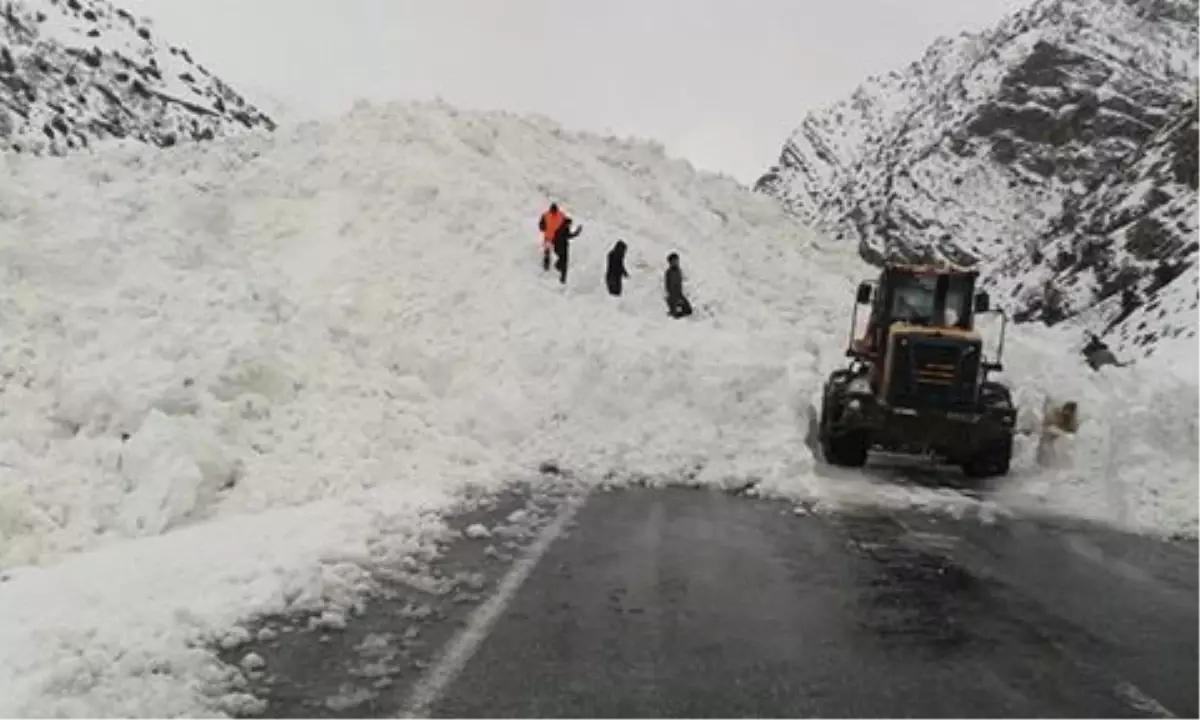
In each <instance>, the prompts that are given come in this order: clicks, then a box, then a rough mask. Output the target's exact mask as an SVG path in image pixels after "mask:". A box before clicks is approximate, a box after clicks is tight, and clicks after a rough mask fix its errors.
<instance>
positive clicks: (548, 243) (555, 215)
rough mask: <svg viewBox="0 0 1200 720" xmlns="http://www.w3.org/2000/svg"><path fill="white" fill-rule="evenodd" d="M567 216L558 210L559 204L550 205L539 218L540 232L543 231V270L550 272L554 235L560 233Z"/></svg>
mask: <svg viewBox="0 0 1200 720" xmlns="http://www.w3.org/2000/svg"><path fill="white" fill-rule="evenodd" d="M565 219H566V215H563V214H562V212H561V211H560V210H559V209H558V203H550V209H549V210H547V211H546V212H544V213H542V216H541V217H540V218H538V230H541V231H542V270H544V271H546V272H549V271H550V250H551V248H552V247H553V246H554V235H555V234H556V233H557V232H558V228H559V226H561V225H562V223H563V220H565Z"/></svg>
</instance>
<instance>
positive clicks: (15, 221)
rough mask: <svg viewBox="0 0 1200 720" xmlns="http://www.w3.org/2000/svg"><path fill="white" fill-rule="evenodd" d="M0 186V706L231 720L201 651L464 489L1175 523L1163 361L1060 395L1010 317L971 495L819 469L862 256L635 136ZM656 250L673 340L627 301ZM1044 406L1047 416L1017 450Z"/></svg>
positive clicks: (280, 146)
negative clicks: (570, 235)
mask: <svg viewBox="0 0 1200 720" xmlns="http://www.w3.org/2000/svg"><path fill="white" fill-rule="evenodd" d="M0 163H2V164H3V169H2V170H3V171H2V172H0V271H2V272H3V276H2V280H3V282H2V283H0V337H2V338H3V343H2V344H0V379H2V384H0V438H3V439H2V440H0V573H2V574H0V715H15V714H21V715H85V714H86V715H93V716H94V715H139V716H140V715H145V714H154V715H156V716H164V715H178V714H192V715H195V714H211V713H214V712H222V711H230V708H231V707H235V706H236V705H237V703H238V702H239V698H241V699H242V700H244V697H243V696H240V695H238V694H236V692H235V689H234V688H235V685H236V684H235V683H234V682H233V680H231V677H230V675H229V673H230V672H231V671H230V669H228V668H224V667H223V666H221V665H219V664H218V663H217V662H216V659H215V656H214V655H213V653H212V652H210V651H209V650H207V649H205V648H206V647H207V646H206V645H204V642H206V641H213V640H216V641H219V639H220V638H221V637H222V635H223V634H225V633H228V632H229V631H230V628H232V627H235V626H236V625H237V624H238V623H241V622H244V621H245V620H247V619H248V618H250V617H251V616H253V615H255V614H258V613H265V612H274V611H283V610H287V609H294V608H300V607H309V608H317V609H320V608H325V609H329V608H334V609H338V608H345V607H346V606H347V605H348V604H349V603H352V601H353V598H354V596H355V593H356V592H358V591H360V590H361V588H362V587H363V582H364V578H363V570H362V568H363V567H364V566H367V565H369V564H370V563H372V562H389V561H394V560H396V559H397V558H400V557H402V556H404V555H405V554H407V553H410V552H414V551H416V550H419V549H425V550H428V549H429V547H430V544H431V543H432V542H433V541H434V540H435V539H437V538H438V537H440V536H441V535H443V534H444V533H445V532H446V526H445V525H444V524H443V523H442V522H441V520H440V519H439V518H440V514H441V513H443V512H445V511H446V510H447V509H449V508H451V507H453V506H454V504H455V503H456V501H457V498H458V497H459V494H460V493H461V492H463V491H464V490H466V489H468V488H483V489H488V488H499V487H501V486H502V485H504V484H505V483H507V482H509V481H516V480H522V479H527V478H529V477H531V476H532V475H533V474H534V473H536V472H537V468H538V467H539V465H540V464H542V463H544V462H552V463H554V464H556V465H558V466H559V467H562V468H566V469H569V470H571V471H572V472H573V473H574V474H575V475H576V476H577V477H579V478H582V479H584V480H585V481H594V482H618V483H619V482H622V481H623V480H625V479H628V478H632V477H649V478H651V479H653V480H657V481H661V482H676V481H683V480H684V478H688V479H687V482H691V483H695V484H704V485H717V486H734V485H736V486H742V485H744V484H746V483H747V482H750V481H756V482H757V486H756V487H757V491H758V492H759V493H762V494H766V495H772V496H777V497H786V498H791V499H795V500H804V501H806V502H815V503H817V504H818V505H819V506H821V507H827V508H834V509H836V507H838V506H839V505H843V504H855V503H884V504H889V503H897V504H901V505H905V506H907V505H914V504H915V505H922V506H928V507H930V508H932V509H938V508H940V509H944V510H948V511H952V512H980V513H982V514H984V515H986V516H992V517H994V516H995V515H996V514H997V513H1003V512H1007V511H1009V510H1013V509H1020V510H1025V511H1027V510H1029V509H1035V510H1038V511H1047V512H1065V513H1071V514H1078V515H1083V516H1089V517H1094V518H1098V519H1100V520H1104V521H1108V522H1112V523H1115V524H1118V525H1121V526H1126V527H1131V528H1134V529H1137V530H1143V531H1150V532H1160V533H1175V532H1181V533H1185V534H1188V535H1194V534H1195V528H1196V504H1197V503H1196V494H1197V491H1196V482H1195V478H1196V476H1197V462H1196V447H1197V444H1196V421H1197V406H1196V402H1195V398H1196V373H1195V356H1194V354H1192V355H1190V356H1188V355H1181V356H1180V358H1181V359H1179V360H1178V362H1182V363H1190V365H1189V366H1188V367H1189V370H1190V373H1187V372H1185V373H1162V372H1156V371H1155V370H1154V369H1153V368H1152V367H1145V368H1143V367H1135V368H1105V369H1104V370H1103V371H1102V372H1100V373H1097V374H1094V373H1091V372H1090V371H1088V370H1087V369H1086V368H1085V366H1084V365H1083V364H1082V361H1081V359H1080V358H1079V357H1078V355H1077V354H1076V353H1075V352H1074V349H1073V348H1069V347H1065V343H1064V340H1063V337H1064V336H1062V335H1059V334H1055V333H1054V332H1052V331H1050V330H1044V331H1041V330H1036V329H1029V330H1026V329H1021V330H1020V331H1019V332H1018V333H1016V334H1015V335H1014V336H1013V337H1011V338H1010V343H1009V352H1008V354H1007V362H1008V368H1009V372H1008V380H1009V381H1010V382H1011V383H1012V384H1013V385H1014V386H1015V387H1016V388H1018V399H1019V401H1020V403H1021V405H1022V407H1023V415H1022V418H1021V423H1022V426H1023V428H1024V429H1026V430H1028V431H1030V432H1031V433H1032V434H1031V436H1029V437H1026V436H1023V437H1022V438H1021V445H1020V451H1021V452H1020V455H1019V457H1018V458H1017V460H1016V463H1015V466H1014V472H1013V476H1012V477H1011V478H1009V479H1008V480H1007V481H1006V482H1005V483H1003V484H1001V485H1000V489H999V490H997V492H996V493H995V494H994V495H992V496H988V497H987V498H986V499H982V500H981V499H976V498H972V497H968V496H966V495H963V494H960V493H957V492H954V491H951V490H940V491H939V490H931V489H921V488H912V487H901V486H898V485H894V484H889V483H888V482H887V476H886V473H883V474H881V473H880V472H879V471H867V472H864V473H847V474H835V475H831V474H829V473H828V472H827V471H826V470H824V469H821V468H818V466H817V462H816V460H815V458H814V457H813V454H812V451H811V450H810V448H809V445H808V444H806V437H807V436H808V434H809V433H810V429H811V425H812V424H813V423H814V422H815V417H814V416H813V410H812V408H813V406H814V405H815V404H816V402H817V400H818V399H819V396H820V392H821V384H822V382H823V380H824V377H825V376H826V374H827V373H828V372H829V371H830V370H832V369H833V368H835V367H837V366H838V365H840V364H841V363H842V362H844V358H843V356H842V349H843V348H844V343H845V339H846V332H847V327H848V315H849V309H850V302H851V300H852V297H853V288H854V284H855V282H856V281H857V280H858V279H860V278H861V277H864V276H866V275H868V274H869V272H870V271H869V269H868V268H867V267H866V266H865V265H863V264H862V263H861V261H860V260H859V259H858V258H857V256H856V255H855V253H854V249H853V248H844V247H843V246H842V245H840V244H837V243H830V244H825V243H823V242H822V241H821V240H819V239H818V238H816V237H814V236H813V235H811V234H810V233H809V231H807V230H806V229H805V228H803V227H801V226H798V225H797V224H796V223H795V221H794V220H793V219H791V218H790V217H789V216H788V215H786V214H785V213H784V211H783V210H782V209H781V208H779V207H778V206H777V205H776V204H775V203H774V202H773V201H772V200H770V199H768V198H766V197H763V196H761V195H755V194H752V193H750V192H747V191H745V190H743V189H741V188H739V187H738V186H737V185H736V183H734V182H733V181H732V180H730V179H727V178H722V177H717V176H713V175H707V174H703V173H698V172H695V171H694V170H693V169H692V168H691V166H690V165H688V164H687V163H686V162H683V161H680V160H675V159H671V158H668V157H666V156H665V155H664V154H663V152H662V148H661V147H660V146H658V145H655V144H651V143H644V142H639V141H632V140H621V139H615V138H601V137H595V136H591V135H587V134H581V133H574V132H569V131H566V130H564V129H562V128H560V127H558V126H556V125H554V124H553V123H551V122H549V121H547V120H544V119H540V118H527V117H519V116H514V115H510V114H505V113H490V114H479V113H465V112H459V111H457V110H455V109H453V108H451V107H447V106H445V105H442V104H418V105H395V106H383V107H374V106H367V105H362V106H359V107H357V108H356V109H355V110H354V111H353V112H352V113H351V114H349V115H348V116H347V117H345V118H342V119H340V120H338V121H336V122H328V123H306V124H300V125H295V126H288V127H283V128H281V129H280V130H279V131H277V132H276V133H274V134H271V135H267V134H252V135H247V136H242V137H235V138H224V139H218V140H216V141H214V142H211V143H206V144H201V145H189V146H179V147H176V148H172V149H170V150H166V151H162V150H154V149H151V148H147V147H143V146H135V145H133V144H124V145H123V146H118V147H114V148H109V149H105V150H102V151H97V152H94V153H92V154H88V155H78V156H72V157H65V158H32V157H26V156H15V155H7V156H0ZM550 200H557V201H558V202H559V203H561V204H562V206H563V207H564V209H565V210H566V211H567V212H568V213H569V214H571V215H572V216H573V217H575V218H576V219H577V220H578V221H579V222H581V223H582V224H583V225H584V232H583V235H581V236H580V237H579V238H578V239H577V240H576V241H575V242H574V245H573V248H572V250H573V253H572V254H573V257H572V265H573V267H572V276H571V280H570V282H569V284H568V285H567V286H566V287H565V288H562V287H560V286H559V284H558V282H557V279H556V278H552V277H551V276H550V274H543V273H542V270H541V267H540V262H539V261H540V254H539V248H538V243H539V238H538V234H537V231H536V219H537V216H538V214H539V213H540V212H541V211H542V210H543V209H544V207H545V205H546V204H547V203H548V202H549V201H550ZM622 238H623V239H625V240H626V241H627V242H628V244H629V257H628V260H627V266H628V268H629V270H630V273H631V275H632V277H631V278H630V280H629V282H628V285H627V292H626V295H625V296H623V297H621V298H612V297H609V296H608V295H607V294H606V292H605V290H604V284H603V267H604V262H603V261H604V256H605V254H606V253H607V251H608V249H609V248H610V247H611V246H612V244H613V243H614V242H615V241H616V240H618V239H622ZM672 250H678V251H679V252H680V254H681V256H682V265H683V270H684V274H685V283H686V287H687V289H688V292H689V294H690V296H691V297H692V299H693V302H694V304H695V305H696V307H697V315H696V316H695V317H693V318H691V319H688V320H684V321H676V320H672V319H670V318H668V317H666V313H665V306H664V304H663V300H662V297H661V295H662V293H661V273H662V270H663V269H664V265H665V257H666V255H667V253H668V252H670V251H672ZM988 331H989V332H993V331H994V328H989V329H988ZM1165 361H1166V359H1164V362H1165ZM1048 395H1052V397H1053V398H1055V399H1057V400H1063V399H1075V400H1078V401H1079V402H1080V404H1081V415H1082V427H1081V430H1080V433H1079V435H1078V436H1077V437H1075V438H1064V439H1062V441H1061V442H1060V444H1059V446H1058V448H1057V452H1056V454H1055V456H1054V457H1053V458H1051V460H1050V461H1048V462H1047V461H1045V460H1044V459H1043V460H1042V461H1041V462H1039V460H1038V459H1037V458H1035V454H1036V453H1035V452H1034V449H1035V448H1034V445H1035V441H1034V440H1033V439H1032V437H1033V435H1036V428H1037V426H1038V424H1039V421H1040V413H1041V410H1042V406H1043V401H1044V400H1045V399H1046V398H1047V396H1048ZM225 690H228V691H229V692H230V693H233V694H230V695H222V694H221V693H222V692H223V691H225Z"/></svg>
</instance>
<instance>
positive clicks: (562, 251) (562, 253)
mask: <svg viewBox="0 0 1200 720" xmlns="http://www.w3.org/2000/svg"><path fill="white" fill-rule="evenodd" d="M573 222H574V221H572V220H571V218H569V217H564V218H563V221H562V224H561V225H559V226H558V231H557V232H555V233H554V254H555V255H557V256H558V260H557V262H555V263H554V269H555V270H557V271H558V273H559V275H558V281H559V282H560V283H563V284H564V285H565V284H566V282H567V264H568V261H569V258H568V255H569V254H570V251H571V240H573V239H575V238H577V237H579V233H581V232H583V226H582V225H579V226H577V227H576V228H575V232H571V228H572V226H573Z"/></svg>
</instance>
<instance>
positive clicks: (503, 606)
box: [401, 494, 587, 718]
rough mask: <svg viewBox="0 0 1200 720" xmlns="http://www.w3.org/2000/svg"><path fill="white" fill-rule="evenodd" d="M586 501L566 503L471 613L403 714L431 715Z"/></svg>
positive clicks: (584, 497) (583, 498)
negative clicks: (492, 591) (492, 590)
mask: <svg viewBox="0 0 1200 720" xmlns="http://www.w3.org/2000/svg"><path fill="white" fill-rule="evenodd" d="M586 502H587V495H586V494H584V495H579V496H576V497H572V498H568V499H567V500H566V501H565V502H564V503H563V507H562V509H560V510H559V511H558V515H557V516H555V518H554V522H552V523H550V525H549V526H547V527H546V529H545V530H543V531H542V534H541V535H539V536H538V539H537V540H536V541H535V542H534V543H533V545H531V546H530V547H529V549H528V550H527V551H526V552H525V554H524V555H523V556H522V557H521V558H520V559H518V560H517V561H516V562H514V563H513V566H512V567H511V568H510V569H509V571H508V573H507V574H505V576H504V578H503V579H502V580H501V581H500V584H499V585H498V586H497V587H496V592H494V593H492V596H491V597H489V598H488V599H487V601H486V602H484V603H483V604H482V605H480V606H479V607H478V608H476V609H475V611H474V612H473V613H471V616H470V617H469V618H468V619H467V624H466V626H465V627H464V628H463V629H462V630H460V631H459V633H458V634H457V635H455V636H454V637H453V638H452V639H451V640H450V641H449V642H448V643H446V645H445V647H443V648H442V652H441V655H440V656H439V657H438V659H437V661H436V662H434V664H433V665H432V666H431V667H430V668H429V671H428V672H426V673H425V675H424V677H422V678H421V679H420V680H419V681H417V683H416V684H415V685H414V686H413V691H412V694H411V695H410V696H409V698H408V702H407V703H406V704H405V707H404V711H403V712H402V713H401V717H406V718H412V717H429V711H430V709H431V708H432V707H433V706H434V704H436V703H437V701H438V700H440V699H441V697H442V695H443V694H444V693H445V691H446V689H447V688H449V687H450V685H451V684H452V683H453V682H454V681H455V680H456V679H457V678H458V676H459V675H460V674H461V673H462V671H463V668H465V667H466V666H467V663H468V662H469V661H470V660H471V657H472V656H474V655H475V652H476V651H477V650H478V649H479V646H480V645H482V644H483V641H484V640H486V639H487V636H488V635H489V634H490V633H491V631H492V628H493V627H495V625H496V621H497V620H499V619H500V617H501V616H503V615H504V612H505V610H507V609H508V606H509V604H510V603H511V602H512V600H513V598H514V597H516V595H517V591H518V590H520V589H521V586H522V585H523V584H524V583H525V581H526V580H527V579H528V578H529V575H530V574H531V573H532V572H533V569H534V568H535V567H537V564H538V563H539V562H540V561H541V559H542V556H544V555H545V554H546V551H547V550H548V549H550V546H551V545H552V544H553V543H554V541H555V540H557V539H558V538H559V537H560V536H561V535H562V533H563V530H565V529H566V527H567V523H569V522H570V521H571V519H572V518H574V517H575V514H576V513H577V512H579V509H580V508H581V507H583V505H584V503H586Z"/></svg>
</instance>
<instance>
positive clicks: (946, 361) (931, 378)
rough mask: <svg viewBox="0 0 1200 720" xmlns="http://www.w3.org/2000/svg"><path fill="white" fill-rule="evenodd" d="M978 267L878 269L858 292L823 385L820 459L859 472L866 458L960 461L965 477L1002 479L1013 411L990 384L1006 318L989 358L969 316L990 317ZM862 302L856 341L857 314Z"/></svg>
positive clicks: (1008, 398)
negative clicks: (839, 356)
mask: <svg viewBox="0 0 1200 720" xmlns="http://www.w3.org/2000/svg"><path fill="white" fill-rule="evenodd" d="M977 279H978V271H976V270H973V269H968V268H960V267H956V266H951V265H938V266H932V265H910V264H899V263H892V264H888V265H886V266H884V268H883V269H882V270H881V271H880V274H879V277H878V279H877V280H875V281H870V280H868V281H864V282H862V283H861V284H860V285H859V286H858V292H857V297H856V302H855V304H854V307H853V312H852V313H851V320H850V344H849V347H848V348H847V350H846V356H847V357H848V358H850V363H849V366H848V367H846V368H842V369H839V370H836V371H834V372H833V373H832V374H831V375H830V376H829V379H828V380H827V381H826V383H825V387H824V393H823V397H822V404H821V415H820V425H819V433H818V437H819V441H820V445H821V450H822V452H823V454H824V456H825V458H826V460H827V461H828V462H830V463H831V464H834V465H839V466H843V467H861V466H862V465H864V464H866V462H867V457H868V453H869V452H870V451H871V450H874V449H878V450H882V451H886V452H891V453H900V454H913V455H924V456H927V457H933V458H936V459H938V460H941V461H945V462H949V463H952V464H957V465H959V466H960V467H961V468H962V470H963V472H964V474H966V475H967V476H968V477H972V478H987V477H995V476H1000V475H1006V474H1007V473H1008V470H1009V463H1010V460H1011V458H1012V449H1013V433H1014V426H1015V424H1016V415H1017V411H1016V408H1015V407H1014V406H1013V400H1012V394H1011V392H1010V390H1009V389H1008V388H1007V387H1005V386H1004V385H1002V384H1001V383H999V382H994V381H992V380H989V378H988V376H989V373H992V372H998V371H1000V370H1002V369H1003V368H1002V365H1001V362H1000V356H1001V355H1002V354H1003V351H1004V333H1005V331H1006V330H1007V326H1008V317H1007V315H1005V314H1004V313H1003V312H1000V311H996V312H998V314H999V315H1000V316H1001V319H1002V323H1001V327H1000V338H999V343H998V346H997V351H996V357H995V359H994V360H989V359H988V358H987V357H985V355H984V348H983V340H982V338H981V336H980V334H979V333H978V332H977V331H976V329H975V319H976V317H977V316H978V315H980V314H982V313H988V312H993V311H992V309H991V307H990V300H989V298H988V294H987V293H986V292H982V291H980V292H976V290H975V285H976V280H977ZM860 305H870V308H871V309H870V316H869V319H868V321H867V326H866V331H865V333H864V335H863V336H862V337H861V338H859V337H857V336H856V332H857V324H858V308H859V306H860Z"/></svg>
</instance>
